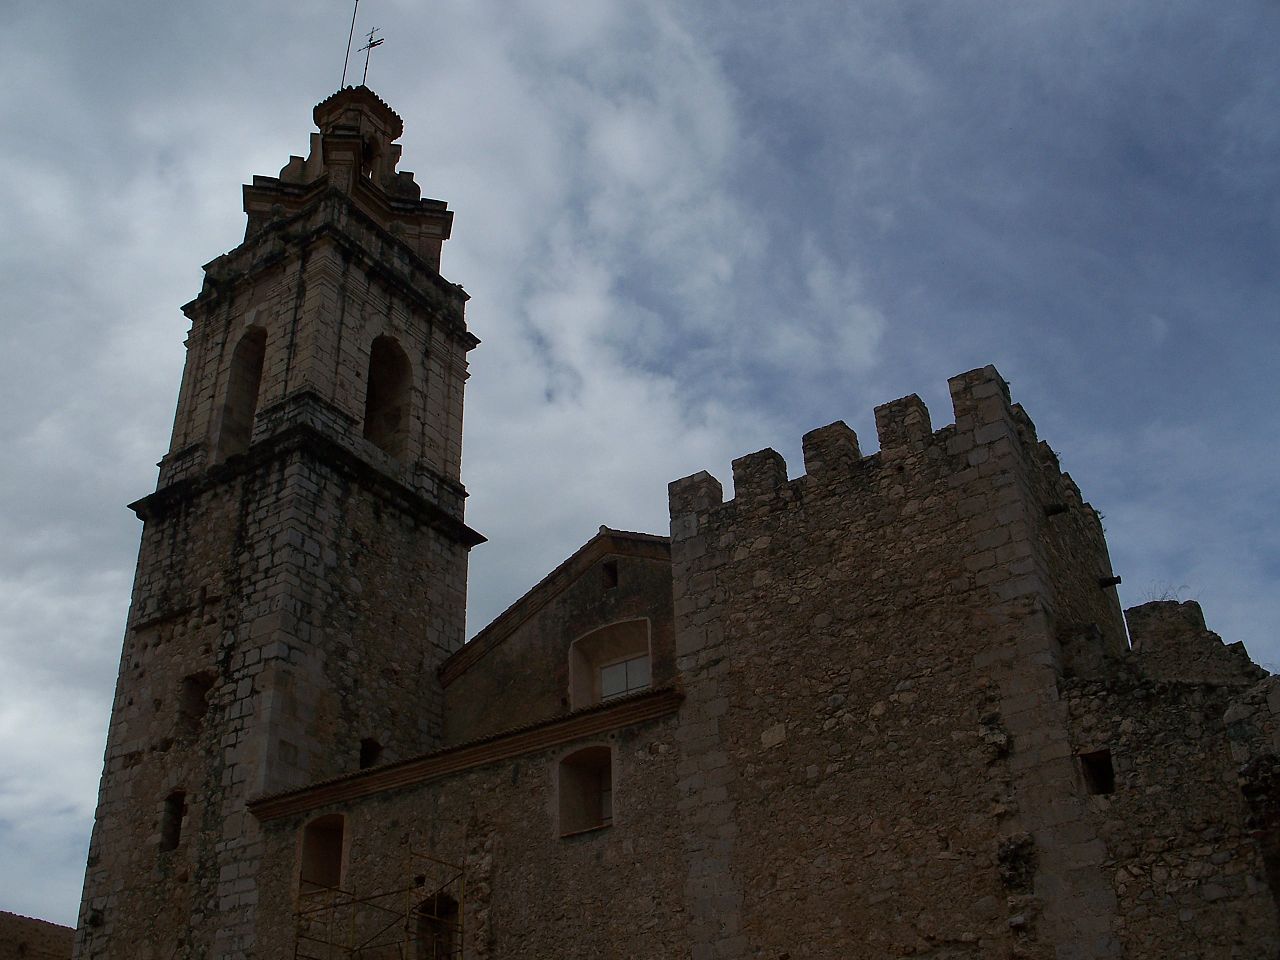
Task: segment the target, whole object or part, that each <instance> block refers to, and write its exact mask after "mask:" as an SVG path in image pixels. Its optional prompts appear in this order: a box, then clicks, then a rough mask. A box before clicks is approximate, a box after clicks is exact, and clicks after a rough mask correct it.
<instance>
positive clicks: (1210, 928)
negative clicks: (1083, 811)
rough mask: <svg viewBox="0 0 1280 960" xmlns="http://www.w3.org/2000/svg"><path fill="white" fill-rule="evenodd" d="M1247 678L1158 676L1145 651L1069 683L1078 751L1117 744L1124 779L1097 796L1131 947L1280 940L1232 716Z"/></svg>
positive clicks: (1190, 954)
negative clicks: (1235, 753)
mask: <svg viewBox="0 0 1280 960" xmlns="http://www.w3.org/2000/svg"><path fill="white" fill-rule="evenodd" d="M1135 659H1136V658H1135ZM1239 690H1240V687H1238V686H1226V685H1215V684H1207V683H1197V682H1179V681H1171V680H1155V679H1151V678H1149V677H1146V676H1144V675H1143V674H1142V671H1141V668H1140V665H1139V664H1136V663H1129V664H1125V665H1124V666H1123V667H1121V668H1119V669H1117V670H1116V671H1115V672H1114V673H1112V674H1111V675H1110V676H1108V677H1106V678H1105V679H1075V680H1069V681H1066V682H1065V683H1064V688H1063V696H1064V698H1065V699H1066V701H1067V703H1068V704H1069V706H1070V711H1071V721H1072V728H1073V739H1074V741H1075V745H1076V749H1077V752H1078V753H1082V754H1089V753H1096V752H1097V751H1100V750H1102V749H1106V750H1109V752H1110V758H1111V762H1112V763H1113V765H1114V772H1115V784H1114V791H1112V792H1107V793H1103V794H1099V795H1095V796H1091V797H1090V798H1089V806H1090V808H1091V812H1092V813H1093V815H1094V816H1095V817H1096V819H1097V820H1098V821H1099V824H1100V826H1099V834H1100V836H1101V837H1102V838H1103V839H1104V841H1105V843H1106V847H1107V858H1106V861H1105V863H1104V866H1105V869H1106V870H1107V873H1108V874H1109V877H1110V879H1111V882H1112V884H1113V886H1114V889H1115V892H1116V897H1117V902H1118V907H1119V909H1118V911H1117V918H1116V920H1115V930H1116V933H1117V935H1118V937H1119V939H1120V940H1121V942H1122V943H1123V944H1124V947H1125V954H1124V955H1125V956H1126V957H1130V958H1134V960H1140V958H1141V960H1146V958H1150V960H1164V958H1187V960H1190V958H1197V960H1199V958H1204V960H1207V958H1223V960H1226V958H1232V957H1273V956H1276V955H1277V951H1280V937H1277V926H1276V913H1275V904H1274V902H1273V900H1272V897H1271V895H1270V893H1269V891H1268V890H1267V887H1266V878H1265V876H1264V870H1263V864H1262V858H1261V852H1260V849H1259V847H1258V844H1257V842H1256V841H1255V839H1254V837H1253V836H1252V835H1251V834H1250V832H1249V830H1248V829H1247V826H1246V815H1247V809H1246V806H1245V803H1244V800H1243V797H1242V796H1241V792H1240V786H1239V784H1238V782H1237V778H1236V764H1235V763H1233V762H1232V760H1231V753H1230V749H1229V741H1228V738H1227V730H1226V726H1225V724H1224V723H1223V715H1224V713H1225V712H1226V710H1227V708H1228V705H1229V704H1230V702H1231V699H1232V697H1233V696H1234V695H1236V694H1237V693H1238V692H1239Z"/></svg>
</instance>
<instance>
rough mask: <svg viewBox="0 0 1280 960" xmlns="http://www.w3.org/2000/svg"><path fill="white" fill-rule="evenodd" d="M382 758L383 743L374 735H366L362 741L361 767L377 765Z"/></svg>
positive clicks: (366, 767) (364, 768)
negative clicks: (374, 737)
mask: <svg viewBox="0 0 1280 960" xmlns="http://www.w3.org/2000/svg"><path fill="white" fill-rule="evenodd" d="M380 760H382V744H380V743H379V742H378V741H377V740H375V739H373V737H365V738H364V739H363V740H361V741H360V769H361V770H367V769H369V767H376V766H377V765H378V762H379V761H380Z"/></svg>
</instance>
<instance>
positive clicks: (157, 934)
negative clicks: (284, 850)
mask: <svg viewBox="0 0 1280 960" xmlns="http://www.w3.org/2000/svg"><path fill="white" fill-rule="evenodd" d="M278 453H279V454H280V455H279V456H277V457H275V458H267V457H266V453H265V451H263V452H261V453H259V454H257V455H255V456H258V457H261V458H262V459H263V462H261V463H260V464H256V465H250V464H243V465H242V466H249V467H250V469H248V470H246V471H245V472H244V473H243V474H240V475H239V476H237V477H235V478H232V479H229V480H226V481H223V480H218V482H216V483H213V484H211V486H210V488H209V489H208V490H207V491H206V492H205V493H204V494H202V495H200V496H197V497H195V498H193V499H184V500H182V501H180V502H176V503H175V504H173V506H172V512H171V513H163V512H158V513H157V515H156V516H154V517H152V518H151V519H150V520H149V522H148V525H147V528H146V532H145V536H144V543H143V548H142V551H141V560H140V565H139V577H138V582H137V585H136V588H135V597H134V611H135V613H134V617H133V620H131V627H130V630H129V632H128V635H127V637H126V645H125V650H124V655H123V659H122V668H121V681H120V685H119V687H118V691H117V699H116V705H115V708H114V713H113V717H114V718H115V719H114V720H113V724H112V729H111V732H110V734H109V738H108V752H107V761H106V770H105V774H104V780H103V788H102V798H103V799H102V802H101V804H100V809H99V812H98V822H97V825H96V828H95V834H94V841H93V845H92V849H91V853H90V867H89V871H88V874H87V881H86V897H85V905H84V914H83V916H82V918H81V925H82V947H81V953H80V955H81V956H84V957H90V956H125V955H128V956H142V957H145V956H146V955H148V954H147V951H148V950H150V949H153V948H154V949H155V950H157V951H159V952H158V953H157V954H156V955H157V956H159V955H163V956H166V957H167V956H170V955H171V951H172V950H173V949H174V947H175V945H178V946H180V947H181V948H182V952H180V953H178V954H176V955H178V956H211V957H212V956H232V955H235V953H236V951H240V950H244V949H247V946H248V942H247V941H245V940H243V939H242V938H243V936H244V933H243V932H242V933H236V932H235V931H236V930H241V931H243V930H244V924H246V923H251V918H252V915H253V907H254V903H255V900H256V894H255V893H254V890H253V883H252V879H251V878H252V874H253V872H254V870H255V869H256V858H257V856H258V855H259V853H260V847H259V846H258V841H257V835H256V825H255V823H254V822H253V821H252V818H247V816H246V814H245V811H244V804H245V801H246V800H247V799H249V798H251V797H253V796H256V795H258V794H261V793H263V792H268V791H272V790H279V789H285V788H288V787H296V786H300V785H302V784H304V783H308V782H311V781H312V780H314V779H319V778H323V777H326V776H332V775H334V774H337V773H343V772H348V771H350V770H353V769H356V767H357V766H358V762H359V757H360V744H361V741H362V740H364V739H366V738H372V739H374V740H376V741H378V743H380V744H381V745H382V747H383V748H384V751H385V753H384V757H383V759H388V760H389V759H393V758H396V757H403V756H410V755H415V754H417V753H421V752H423V751H424V750H428V749H431V748H433V747H435V746H437V745H438V744H439V743H440V734H441V730H442V721H441V706H442V695H441V693H440V691H439V687H438V683H437V681H436V679H435V676H436V668H437V667H438V665H439V663H440V662H441V661H442V660H443V659H444V657H445V655H446V654H447V653H448V651H450V650H451V649H453V648H455V647H456V646H457V645H458V644H459V643H460V637H461V635H462V630H463V622H462V611H463V609H464V606H465V562H466V557H465V549H464V548H463V547H461V546H459V545H458V544H457V543H456V542H454V541H453V540H451V539H450V538H448V537H443V536H440V535H439V534H438V533H437V532H436V531H435V530H433V529H432V528H431V526H430V525H429V524H428V523H426V522H425V521H424V520H423V519H422V518H421V517H420V516H416V515H415V514H414V513H413V512H412V511H409V510H405V509H397V508H396V507H395V506H394V505H393V504H392V503H389V502H388V500H387V498H386V497H385V496H384V495H381V494H380V493H377V492H372V491H370V490H369V489H368V488H367V487H366V486H365V485H364V484H362V483H361V482H359V481H358V480H357V479H356V478H355V477H353V476H351V475H349V474H347V473H344V472H343V471H340V470H335V469H334V468H333V467H332V466H331V465H329V464H327V463H325V462H324V461H322V460H318V459H316V458H315V457H314V456H312V455H311V454H310V453H308V452H307V451H306V450H305V449H301V448H299V449H296V450H293V451H291V452H290V451H284V452H279V451H278ZM153 509H156V510H157V511H159V509H160V508H159V507H158V506H156V507H153ZM192 674H206V675H208V676H209V677H210V678H211V679H212V685H211V688H210V690H209V695H208V703H209V712H208V714H207V716H205V717H204V718H203V719H202V720H201V721H200V722H199V724H198V725H193V724H191V723H189V722H187V721H184V719H183V717H182V716H181V708H180V700H181V694H180V691H181V684H182V680H183V678H184V677H186V676H190V675H192ZM179 789H181V790H184V791H185V792H186V795H187V816H186V820H185V824H184V827H183V837H184V839H183V842H182V843H181V844H180V845H179V846H178V848H177V849H175V850H173V851H171V852H158V844H159V829H160V828H159V823H160V819H161V814H162V811H163V805H164V800H165V798H166V797H167V796H169V795H170V794H171V793H172V792H173V791H175V790H179ZM140 808H141V809H142V810H144V811H149V814H145V815H143V816H139V815H138V812H139V809H140ZM236 916H240V917H241V918H242V919H240V920H238V921H237V920H234V918H235V917H236ZM157 917H159V918H160V919H159V920H158V919H157ZM166 917H167V918H168V919H164V918H166ZM188 931H189V932H188ZM249 932H251V926H250V928H249ZM215 940H216V941H217V943H218V945H217V946H216V947H215V946H213V943H214V941H215ZM107 945H110V946H107ZM103 951H106V952H103ZM120 951H124V952H120Z"/></svg>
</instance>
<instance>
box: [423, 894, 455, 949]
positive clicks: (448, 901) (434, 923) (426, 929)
mask: <svg viewBox="0 0 1280 960" xmlns="http://www.w3.org/2000/svg"><path fill="white" fill-rule="evenodd" d="M414 912H415V913H416V914H417V917H418V921H417V930H416V931H415V932H416V935H417V936H416V939H417V948H418V949H417V954H416V956H417V958H418V960H455V958H456V957H457V956H459V953H460V949H459V948H460V947H461V938H460V937H459V936H458V927H459V924H458V902H457V901H456V900H454V899H453V897H451V896H449V895H448V894H447V893H437V894H436V895H435V896H432V897H427V899H425V900H423V901H422V902H421V903H420V904H418V906H417V907H416V908H415V910H414Z"/></svg>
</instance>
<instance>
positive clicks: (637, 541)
mask: <svg viewBox="0 0 1280 960" xmlns="http://www.w3.org/2000/svg"><path fill="white" fill-rule="evenodd" d="M611 556H616V557H640V558H642V559H646V560H664V561H667V562H668V563H669V562H670V561H671V539H670V538H669V537H660V536H657V535H655V534H652V533H634V532H631V531H628V530H612V529H610V528H609V527H605V526H602V527H601V528H600V532H599V533H597V534H596V535H595V536H594V537H592V538H591V539H590V540H588V541H587V542H586V543H584V544H583V545H582V546H581V547H579V548H578V550H577V551H575V552H574V553H573V555H572V556H570V557H569V558H568V559H567V560H565V561H564V562H563V563H561V564H560V565H559V566H558V567H556V568H555V569H554V570H552V571H551V572H550V573H549V574H547V575H546V576H545V577H543V578H542V580H540V581H539V582H538V583H537V585H536V586H534V587H533V588H532V589H531V590H530V591H529V592H528V593H526V594H525V595H524V596H522V597H521V598H520V599H519V600H517V601H516V602H515V603H513V604H512V605H511V606H509V607H507V609H506V610H504V611H503V612H502V613H500V614H498V616H497V617H496V618H495V619H494V621H493V622H492V623H490V624H489V625H488V626H487V627H485V628H484V629H483V630H481V631H480V632H479V633H477V634H476V635H475V636H474V637H472V638H471V639H470V640H469V641H467V643H466V644H465V645H463V647H462V648H461V649H459V650H458V651H456V652H455V653H454V654H453V655H452V656H451V657H449V659H448V660H446V661H445V662H444V663H442V664H441V665H440V681H441V682H442V683H443V684H444V685H445V686H448V685H449V684H450V683H452V682H453V681H454V680H456V679H457V678H458V677H459V676H460V675H461V674H462V673H464V672H465V671H466V670H468V669H469V668H470V667H471V666H472V665H473V664H475V663H476V662H477V661H479V660H480V659H481V658H482V657H484V656H485V654H487V653H488V652H489V651H490V650H492V649H494V648H495V647H497V646H498V645H499V644H501V643H502V642H503V641H505V640H506V639H507V637H509V636H511V634H512V633H514V632H515V631H516V629H517V628H519V627H520V625H521V624H523V623H524V622H525V621H527V620H528V619H529V618H530V617H532V616H533V615H534V614H536V613H537V612H538V611H539V610H541V609H542V608H543V607H545V606H546V605H547V604H548V603H550V602H551V601H552V600H554V599H555V598H556V597H558V596H559V595H560V594H561V593H563V592H564V591H565V590H567V589H568V588H569V587H570V586H571V585H572V584H573V583H575V582H576V581H577V580H578V579H580V578H581V577H582V576H583V575H584V574H585V573H586V572H587V571H588V570H590V569H591V568H592V567H593V566H595V565H596V563H597V562H599V561H600V560H603V559H604V558H605V557H611Z"/></svg>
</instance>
